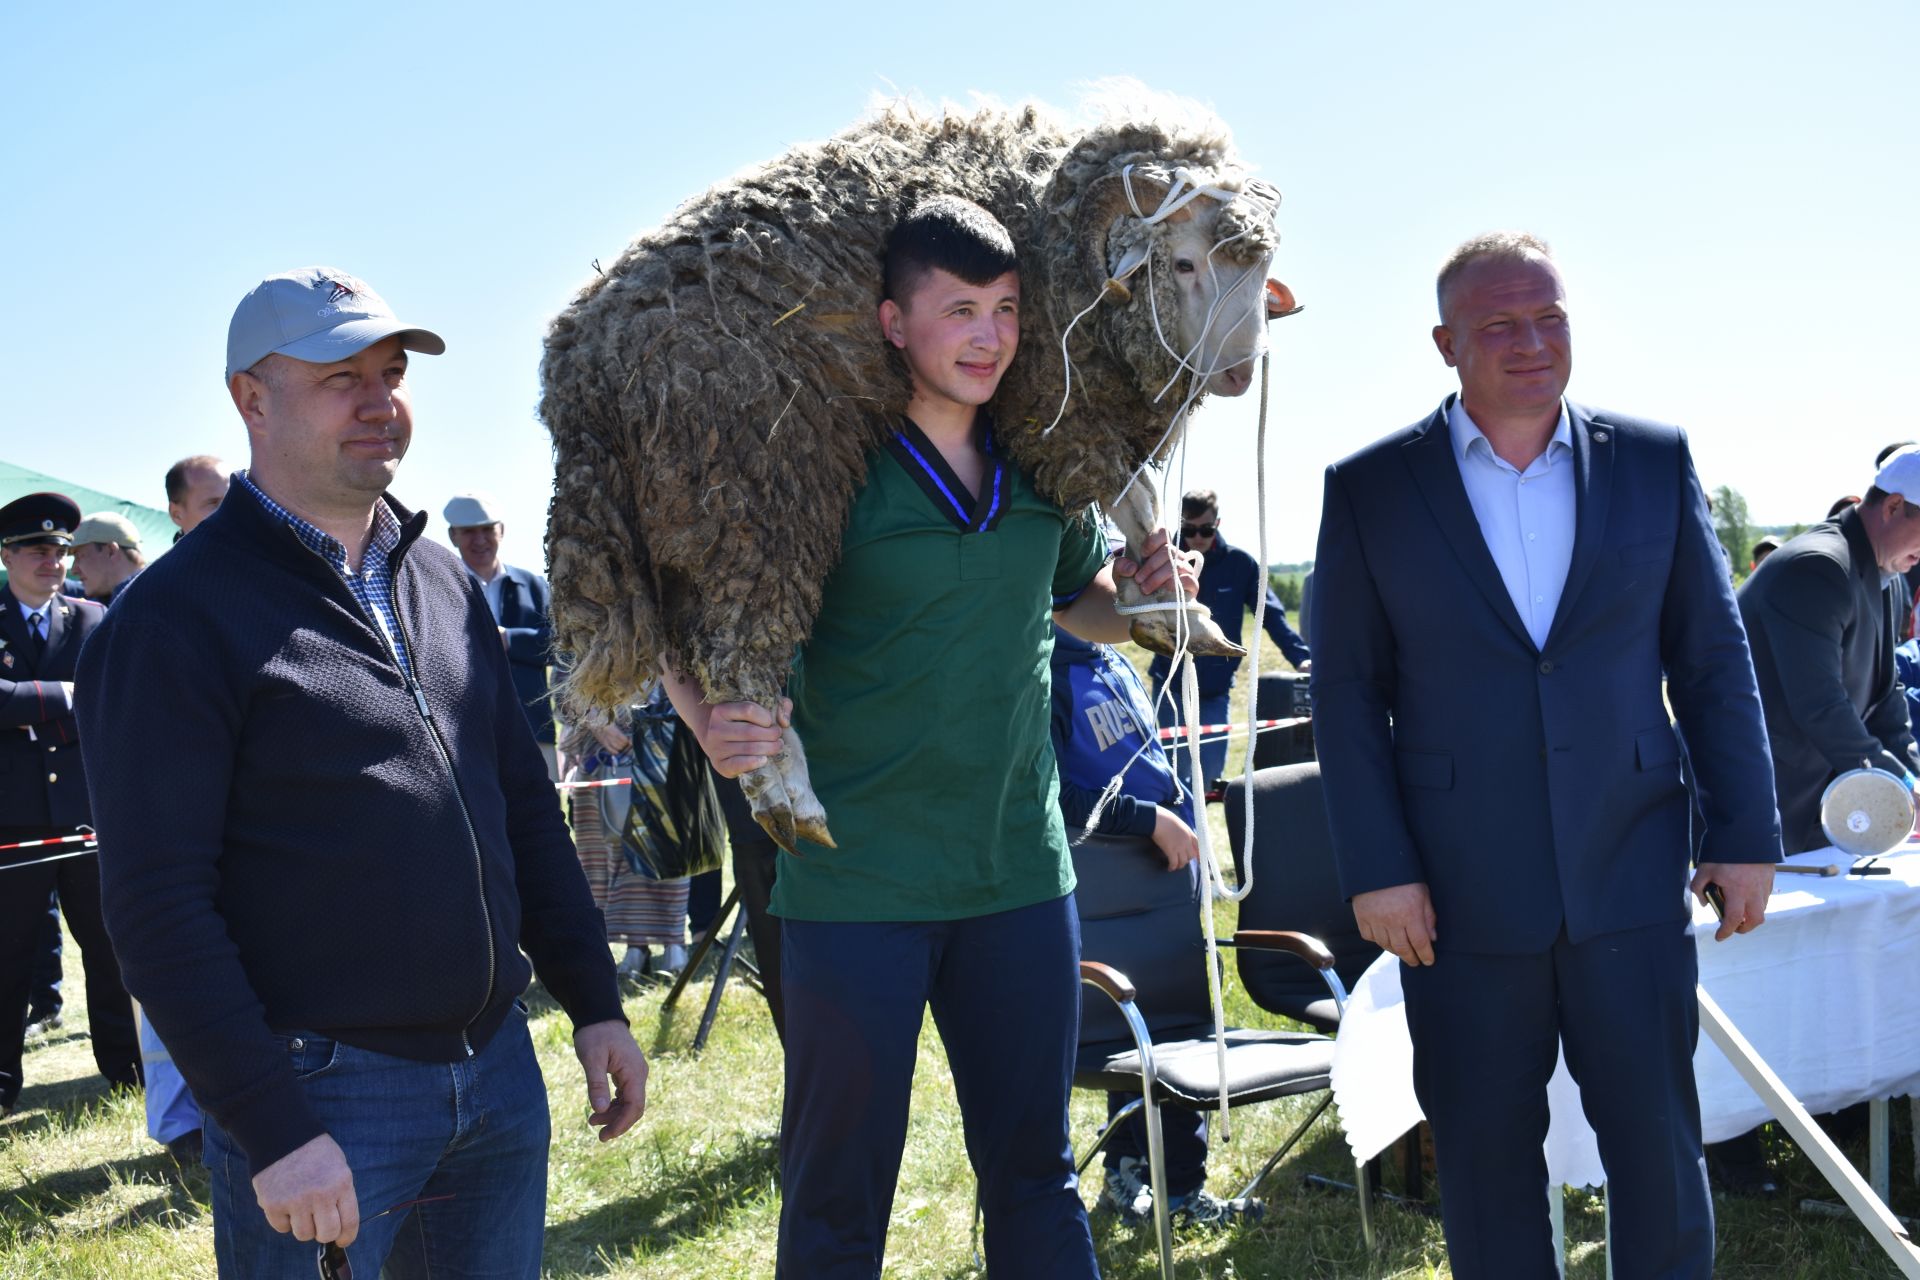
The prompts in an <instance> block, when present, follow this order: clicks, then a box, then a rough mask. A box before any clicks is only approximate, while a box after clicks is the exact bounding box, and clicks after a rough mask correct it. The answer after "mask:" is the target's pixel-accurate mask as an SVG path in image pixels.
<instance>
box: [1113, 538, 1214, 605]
mask: <svg viewBox="0 0 1920 1280" xmlns="http://www.w3.org/2000/svg"><path fill="white" fill-rule="evenodd" d="M1140 554H1141V556H1142V557H1144V558H1143V559H1142V560H1141V561H1140V562H1139V563H1138V564H1135V563H1134V562H1133V561H1131V560H1128V559H1126V558H1125V557H1122V558H1121V559H1118V560H1115V561H1114V562H1113V574H1114V576H1115V577H1116V578H1132V579H1133V580H1134V583H1135V585H1137V586H1138V587H1139V588H1140V590H1141V591H1143V592H1145V593H1146V594H1147V595H1152V594H1153V593H1154V592H1156V591H1158V590H1160V589H1161V588H1162V587H1165V586H1168V585H1169V584H1171V583H1172V582H1173V576H1174V574H1175V573H1178V574H1179V575H1180V587H1181V590H1180V594H1181V595H1183V596H1185V597H1186V598H1187V599H1189V600H1191V599H1193V598H1194V597H1195V596H1196V595H1198V594H1199V593H1200V561H1201V556H1200V553H1199V552H1198V551H1181V550H1179V549H1178V548H1177V547H1175V546H1173V545H1172V543H1170V542H1168V540H1167V531H1166V530H1165V529H1155V530H1154V531H1153V532H1152V533H1150V534H1148V535H1147V541H1146V545H1145V546H1143V547H1141V548H1140Z"/></svg>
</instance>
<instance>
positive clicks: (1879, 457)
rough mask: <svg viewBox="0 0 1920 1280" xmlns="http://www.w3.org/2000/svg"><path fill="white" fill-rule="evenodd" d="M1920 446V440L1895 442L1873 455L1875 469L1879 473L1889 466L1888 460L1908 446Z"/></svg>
mask: <svg viewBox="0 0 1920 1280" xmlns="http://www.w3.org/2000/svg"><path fill="white" fill-rule="evenodd" d="M1912 444H1920V440H1895V441H1894V442H1893V443H1892V444H1890V445H1888V446H1887V447H1886V448H1884V449H1882V450H1881V451H1880V452H1878V453H1876V454H1874V455H1873V469H1874V470H1875V471H1878V470H1879V469H1880V468H1882V467H1884V466H1886V465H1887V459H1888V458H1891V457H1892V456H1893V455H1894V454H1895V453H1896V452H1898V451H1899V450H1901V449H1904V448H1906V447H1907V446H1908V445H1912Z"/></svg>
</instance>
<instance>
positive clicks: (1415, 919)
mask: <svg viewBox="0 0 1920 1280" xmlns="http://www.w3.org/2000/svg"><path fill="white" fill-rule="evenodd" d="M1353 918H1354V921H1355V923H1357V924H1358V925H1359V926H1360V936H1361V937H1363V938H1365V939H1366V940H1367V941H1368V942H1371V943H1373V944H1374V945H1376V946H1381V947H1385V948H1386V949H1387V950H1388V951H1391V952H1393V954H1395V955H1396V956H1399V957H1400V959H1401V960H1402V961H1404V962H1405V963H1407V964H1410V965H1416V966H1418V965H1423V964H1432V963H1433V943H1434V940H1435V939H1436V938H1438V937H1439V936H1440V930H1439V928H1438V927H1437V926H1438V923H1439V922H1438V919H1437V918H1436V917H1435V916H1434V914H1433V900H1432V899H1431V898H1429V897H1428V896H1427V886H1426V885H1424V884H1397V885H1394V886H1393V887H1392V888H1391V889H1375V890H1373V891H1372V892H1370V893H1356V894H1354V895H1353Z"/></svg>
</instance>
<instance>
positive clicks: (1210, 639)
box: [1128, 605, 1247, 658]
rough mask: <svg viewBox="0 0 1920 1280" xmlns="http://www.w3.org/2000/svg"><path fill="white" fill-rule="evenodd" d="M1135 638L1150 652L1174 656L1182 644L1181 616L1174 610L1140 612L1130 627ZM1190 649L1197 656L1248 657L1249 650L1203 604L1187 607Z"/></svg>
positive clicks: (1137, 642) (1188, 643)
mask: <svg viewBox="0 0 1920 1280" xmlns="http://www.w3.org/2000/svg"><path fill="white" fill-rule="evenodd" d="M1128 630H1129V631H1130V632H1131V634H1132V636H1133V642H1134V643H1135V644H1137V645H1139V646H1140V647H1141V648H1142V649H1145V650H1147V651H1148V652H1149V653H1159V654H1165V655H1168V656H1171V655H1172V654H1173V651H1174V649H1175V648H1176V647H1178V644H1179V639H1180V636H1179V620H1178V618H1177V617H1176V616H1175V615H1174V614H1171V613H1143V614H1139V615H1137V616H1136V617H1135V618H1134V620H1133V625H1132V626H1131V627H1129V628H1128ZM1187 652H1188V653H1190V654H1193V655H1194V656H1195V657H1200V658H1207V657H1223V658H1244V657H1246V655H1247V651H1246V650H1245V649H1243V648H1241V647H1240V646H1239V645H1237V644H1235V643H1234V642H1233V641H1231V640H1229V639H1227V637H1226V633H1224V632H1223V631H1221V630H1220V628H1219V626H1218V625H1217V624H1215V622H1214V620H1213V615H1212V614H1210V613H1208V612H1207V611H1206V610H1205V609H1204V608H1202V607H1200V606H1199V605H1190V606H1189V607H1188V609H1187Z"/></svg>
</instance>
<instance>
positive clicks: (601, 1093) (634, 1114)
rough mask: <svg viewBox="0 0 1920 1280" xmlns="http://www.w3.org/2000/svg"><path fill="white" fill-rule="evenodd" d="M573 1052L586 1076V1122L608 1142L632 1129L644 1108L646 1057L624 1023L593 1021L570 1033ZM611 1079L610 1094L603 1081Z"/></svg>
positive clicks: (602, 1139) (645, 1096)
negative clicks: (571, 1034) (590, 1109)
mask: <svg viewBox="0 0 1920 1280" xmlns="http://www.w3.org/2000/svg"><path fill="white" fill-rule="evenodd" d="M573 1052H574V1055H575V1056H576V1057H578V1058H579V1059H580V1065H581V1066H582V1067H583V1068H585V1069H586V1073H587V1104H588V1105H589V1106H591V1107H592V1108H593V1111H592V1113H591V1114H589V1115H588V1116H587V1123H588V1124H590V1125H593V1126H594V1127H595V1128H597V1129H599V1130H600V1141H602V1142H611V1141H612V1140H613V1139H615V1138H617V1137H619V1136H620V1135H621V1134H623V1133H625V1132H626V1131H627V1130H629V1129H631V1128H633V1125H634V1121H636V1120H638V1119H639V1118H640V1117H641V1115H642V1114H644V1113H645V1111H646V1109H647V1055H646V1054H644V1053H642V1052H640V1046H639V1045H637V1044H635V1043H634V1042H633V1033H632V1032H631V1031H629V1030H627V1024H626V1023H624V1022H594V1023H589V1024H588V1025H587V1026H584V1027H581V1028H580V1029H579V1030H577V1031H575V1032H574V1033H573ZM609 1076H611V1077H612V1078H613V1091H612V1093H611V1094H609V1092H608V1090H607V1078H608V1077H609Z"/></svg>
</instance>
